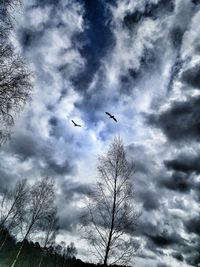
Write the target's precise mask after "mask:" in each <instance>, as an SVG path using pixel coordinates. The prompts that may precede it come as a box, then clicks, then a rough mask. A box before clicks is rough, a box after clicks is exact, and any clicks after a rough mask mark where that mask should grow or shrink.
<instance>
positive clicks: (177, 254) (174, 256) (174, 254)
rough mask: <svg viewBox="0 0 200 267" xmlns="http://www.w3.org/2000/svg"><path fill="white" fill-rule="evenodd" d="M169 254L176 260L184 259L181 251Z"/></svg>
mask: <svg viewBox="0 0 200 267" xmlns="http://www.w3.org/2000/svg"><path fill="white" fill-rule="evenodd" d="M171 255H172V257H173V258H175V259H177V260H178V261H181V262H182V261H183V260H184V257H183V255H182V254H181V253H179V252H172V254H171Z"/></svg>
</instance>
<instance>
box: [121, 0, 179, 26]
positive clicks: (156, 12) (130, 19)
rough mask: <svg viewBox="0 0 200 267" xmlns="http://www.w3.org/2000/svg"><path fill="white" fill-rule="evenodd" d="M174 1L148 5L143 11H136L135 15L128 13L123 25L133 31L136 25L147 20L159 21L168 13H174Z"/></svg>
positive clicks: (162, 1)
mask: <svg viewBox="0 0 200 267" xmlns="http://www.w3.org/2000/svg"><path fill="white" fill-rule="evenodd" d="M173 10H174V0H169V1H165V0H161V1H158V3H146V5H145V6H144V7H143V9H141V10H136V11H135V12H134V13H128V14H127V15H126V16H125V17H124V20H123V23H124V25H125V26H126V27H128V29H130V30H133V29H134V26H135V24H137V23H139V22H140V21H141V20H143V19H145V18H153V19H157V18H158V17H160V16H163V15H164V13H166V12H173Z"/></svg>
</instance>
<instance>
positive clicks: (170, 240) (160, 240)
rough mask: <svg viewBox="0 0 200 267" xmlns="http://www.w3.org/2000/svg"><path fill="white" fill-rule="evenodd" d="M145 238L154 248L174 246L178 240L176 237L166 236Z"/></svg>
mask: <svg viewBox="0 0 200 267" xmlns="http://www.w3.org/2000/svg"><path fill="white" fill-rule="evenodd" d="M147 237H148V238H149V239H150V240H151V241H152V242H153V244H154V245H155V246H156V247H161V248H165V247H171V246H172V245H174V244H178V243H179V240H180V239H179V238H178V237H177V236H167V235H164V234H163V235H150V234H148V235H147Z"/></svg>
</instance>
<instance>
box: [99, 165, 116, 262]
mask: <svg viewBox="0 0 200 267" xmlns="http://www.w3.org/2000/svg"><path fill="white" fill-rule="evenodd" d="M116 168H117V167H116ZM117 177H118V174H117V169H116V173H115V185H114V196H113V207H112V220H111V226H110V233H109V237H108V243H107V247H106V254H105V257H104V263H103V266H104V267H106V266H107V261H108V254H109V251H110V243H111V240H112V234H113V228H114V222H115V209H116V197H117V192H116V187H117Z"/></svg>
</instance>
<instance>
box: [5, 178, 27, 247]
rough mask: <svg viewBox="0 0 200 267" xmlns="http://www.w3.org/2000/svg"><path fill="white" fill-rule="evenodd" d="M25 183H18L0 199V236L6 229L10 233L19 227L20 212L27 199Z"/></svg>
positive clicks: (23, 181)
mask: <svg viewBox="0 0 200 267" xmlns="http://www.w3.org/2000/svg"><path fill="white" fill-rule="evenodd" d="M27 189H28V187H27V182H26V179H23V180H21V181H19V182H18V183H17V184H16V186H15V188H14V190H11V191H8V190H6V191H4V193H3V194H2V196H1V198H0V206H1V211H0V234H3V233H4V231H5V230H6V229H7V230H9V231H12V229H13V228H14V229H16V227H17V226H19V222H20V221H21V219H22V218H21V216H22V212H21V211H22V210H24V207H25V203H26V199H27ZM6 238H7V235H6V236H5V239H4V241H3V243H2V244H1V246H0V249H1V248H2V247H3V245H4V244H5V242H6Z"/></svg>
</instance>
